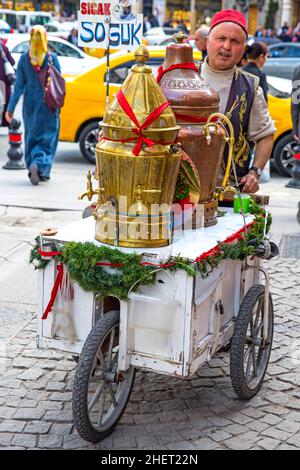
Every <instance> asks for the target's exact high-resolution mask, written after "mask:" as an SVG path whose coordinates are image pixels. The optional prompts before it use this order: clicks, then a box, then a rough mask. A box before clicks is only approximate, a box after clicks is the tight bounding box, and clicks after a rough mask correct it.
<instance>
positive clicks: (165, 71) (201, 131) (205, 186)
mask: <svg viewBox="0 0 300 470" xmlns="http://www.w3.org/2000/svg"><path fill="white" fill-rule="evenodd" d="M184 37H185V36H184V35H183V34H182V33H177V34H176V35H175V39H176V42H174V43H171V44H169V45H168V46H167V48H166V57H165V60H164V63H163V66H162V67H161V68H160V70H159V74H158V82H159V84H160V87H161V89H162V91H163V93H164V95H165V96H166V98H167V99H168V101H169V102H170V104H171V106H172V109H173V111H174V113H175V116H176V120H177V124H178V125H180V127H181V129H180V132H179V136H178V140H179V141H180V142H181V143H182V146H183V150H184V151H185V152H186V153H187V154H188V156H189V157H190V158H191V159H192V160H193V162H194V164H195V166H196V168H197V170H198V173H199V177H200V183H201V193H200V199H199V204H201V205H202V206H203V207H202V211H198V213H202V214H204V226H205V227H208V226H211V225H214V224H216V223H217V208H218V192H219V197H220V198H222V195H223V192H224V188H225V186H226V184H227V179H228V171H229V165H230V158H228V166H227V170H226V175H225V177H224V178H223V183H222V186H223V188H216V185H217V179H218V173H219V171H220V168H221V161H222V157H223V153H224V147H225V144H226V141H230V143H231V144H232V143H233V142H232V138H231V137H229V136H228V132H227V131H226V129H225V127H224V124H223V123H224V122H226V124H228V119H227V118H226V117H225V116H223V115H220V114H219V95H218V94H217V93H216V92H215V91H214V90H213V89H212V88H211V87H210V86H209V84H208V83H206V81H205V80H203V78H202V77H201V76H200V75H199V71H198V68H197V66H196V65H195V63H194V61H193V49H192V47H191V46H190V44H185V43H183V42H182V40H183V38H184ZM229 127H230V128H231V127H232V126H231V125H230V122H229ZM230 154H231V152H230Z"/></svg>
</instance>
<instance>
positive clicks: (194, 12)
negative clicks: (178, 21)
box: [191, 0, 197, 33]
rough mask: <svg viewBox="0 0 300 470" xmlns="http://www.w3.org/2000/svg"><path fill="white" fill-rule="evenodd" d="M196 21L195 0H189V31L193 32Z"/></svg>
mask: <svg viewBox="0 0 300 470" xmlns="http://www.w3.org/2000/svg"><path fill="white" fill-rule="evenodd" d="M196 23H197V17H196V0H191V33H194V32H195V29H196Z"/></svg>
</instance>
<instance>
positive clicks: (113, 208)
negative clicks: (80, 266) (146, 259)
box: [91, 46, 182, 247]
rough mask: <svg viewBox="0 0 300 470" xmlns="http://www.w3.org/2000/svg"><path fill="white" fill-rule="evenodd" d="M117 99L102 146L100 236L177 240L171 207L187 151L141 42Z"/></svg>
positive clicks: (124, 242) (137, 242)
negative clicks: (178, 140) (183, 156)
mask: <svg viewBox="0 0 300 470" xmlns="http://www.w3.org/2000/svg"><path fill="white" fill-rule="evenodd" d="M135 57H136V61H137V64H136V65H134V66H133V67H132V69H131V73H130V75H129V76H128V77H127V79H126V80H125V82H124V84H123V86H122V88H121V90H120V91H119V92H118V93H117V95H116V98H115V99H114V101H113V102H112V103H111V105H110V106H109V108H108V109H107V110H106V113H105V115H104V119H103V122H102V123H101V127H102V134H101V138H100V141H99V142H98V144H97V146H96V178H97V180H98V183H99V188H98V189H97V190H96V191H93V190H91V192H92V193H94V194H95V193H97V194H98V202H97V205H96V208H95V210H94V217H95V219H96V231H95V238H96V239H97V240H99V241H101V242H104V243H107V244H110V245H115V246H124V247H160V246H165V245H168V244H170V243H172V239H173V223H172V211H171V206H172V202H173V197H174V192H175V185H176V180H177V175H178V171H179V166H180V161H181V155H182V152H181V150H180V147H179V145H178V144H176V143H175V142H176V139H177V135H178V131H179V126H178V125H177V124H176V118H175V116H174V113H173V111H172V109H171V107H170V105H169V103H168V102H167V100H166V98H165V97H164V95H163V93H162V91H161V89H160V87H159V86H158V84H157V82H156V80H155V78H154V76H153V75H152V72H151V68H150V67H149V66H147V65H146V64H145V63H146V61H147V58H148V57H149V53H148V51H147V49H146V48H145V47H144V46H140V47H139V48H138V50H137V51H136V53H135Z"/></svg>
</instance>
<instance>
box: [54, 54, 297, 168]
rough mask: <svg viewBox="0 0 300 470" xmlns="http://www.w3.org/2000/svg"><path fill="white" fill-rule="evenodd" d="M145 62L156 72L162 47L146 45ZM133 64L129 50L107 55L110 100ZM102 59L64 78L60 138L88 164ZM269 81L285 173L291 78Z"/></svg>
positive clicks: (99, 104) (98, 112) (99, 103)
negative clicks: (76, 145) (77, 147)
mask: <svg viewBox="0 0 300 470" xmlns="http://www.w3.org/2000/svg"><path fill="white" fill-rule="evenodd" d="M149 53H150V57H149V61H148V64H149V65H150V66H151V67H152V70H153V73H154V74H155V75H156V72H157V69H158V67H159V66H160V65H161V64H162V62H163V60H164V56H165V50H164V49H162V48H161V47H149ZM194 60H196V61H200V60H201V52H198V51H194ZM134 63H135V58H134V53H133V52H124V51H119V52H115V53H114V54H112V55H111V58H110V86H109V97H110V100H111V99H113V97H114V95H115V94H116V92H117V91H118V90H119V88H120V87H121V86H122V84H123V82H124V80H125V78H126V77H127V75H128V73H129V72H130V69H131V66H132V65H133V64H134ZM106 73H107V68H106V58H105V57H104V58H102V59H99V65H98V66H97V67H95V68H93V69H91V70H88V71H87V72H85V73H83V74H81V75H79V76H77V77H69V78H66V82H67V94H66V100H65V105H64V107H63V108H62V111H61V129H60V140H61V141H67V142H79V145H80V150H81V152H82V155H83V156H84V157H85V158H86V159H87V160H88V161H90V162H91V163H94V162H95V145H96V143H97V134H98V129H99V124H98V123H99V121H100V120H101V119H102V118H103V116H104V112H105V102H106V83H105V82H106ZM267 79H268V84H269V109H270V113H271V116H272V118H273V120H274V121H275V125H276V128H277V132H276V135H275V141H274V148H273V160H274V164H275V167H276V169H277V170H278V172H279V173H280V174H282V175H289V170H290V168H291V165H292V161H293V153H294V149H295V146H296V145H297V144H296V142H295V141H293V139H292V136H291V130H292V122H291V113H290V106H291V99H290V94H291V81H290V80H287V79H281V78H277V77H267Z"/></svg>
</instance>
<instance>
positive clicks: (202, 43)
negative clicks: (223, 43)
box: [195, 33, 206, 51]
mask: <svg viewBox="0 0 300 470" xmlns="http://www.w3.org/2000/svg"><path fill="white" fill-rule="evenodd" d="M195 43H196V46H197V48H198V49H199V51H205V49H206V40H205V39H203V38H202V37H201V34H200V33H196V34H195Z"/></svg>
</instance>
